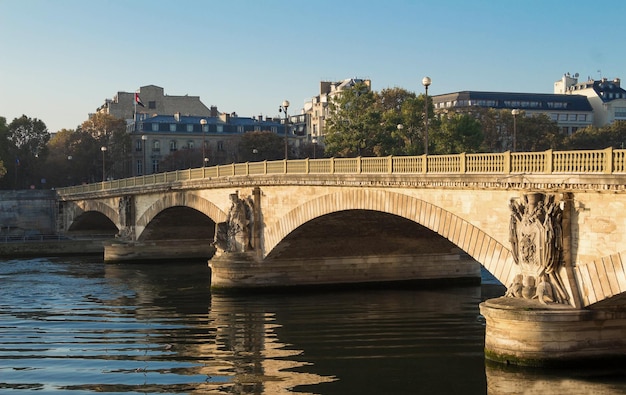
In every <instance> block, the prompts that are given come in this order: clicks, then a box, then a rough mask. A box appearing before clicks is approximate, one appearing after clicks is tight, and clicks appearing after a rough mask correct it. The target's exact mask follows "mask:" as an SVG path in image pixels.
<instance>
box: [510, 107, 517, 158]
mask: <svg viewBox="0 0 626 395" xmlns="http://www.w3.org/2000/svg"><path fill="white" fill-rule="evenodd" d="M511 114H513V152H515V151H517V116H518V115H519V110H518V109H517V108H514V109H513V110H511Z"/></svg>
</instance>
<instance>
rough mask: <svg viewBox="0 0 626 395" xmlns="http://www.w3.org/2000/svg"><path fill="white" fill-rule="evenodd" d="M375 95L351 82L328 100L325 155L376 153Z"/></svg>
mask: <svg viewBox="0 0 626 395" xmlns="http://www.w3.org/2000/svg"><path fill="white" fill-rule="evenodd" d="M376 99H377V98H376V95H375V93H374V92H372V91H371V90H370V89H369V87H368V86H367V85H365V84H363V83H359V84H355V85H354V86H353V87H352V88H350V89H346V90H344V91H342V92H341V94H340V95H338V96H336V97H335V98H334V99H333V100H332V101H331V102H330V103H329V110H330V113H331V114H332V115H331V116H330V117H329V119H328V120H327V121H326V136H325V138H324V145H325V147H324V149H325V152H326V155H329V156H341V157H355V156H373V155H375V154H380V152H381V150H382V148H383V147H382V145H381V144H380V141H379V138H380V131H381V121H382V115H381V111H380V110H378V109H377V108H376V106H375V103H376Z"/></svg>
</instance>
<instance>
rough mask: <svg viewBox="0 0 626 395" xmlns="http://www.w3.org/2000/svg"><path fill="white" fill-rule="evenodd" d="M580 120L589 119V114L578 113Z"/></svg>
mask: <svg viewBox="0 0 626 395" xmlns="http://www.w3.org/2000/svg"><path fill="white" fill-rule="evenodd" d="M578 120H579V121H586V120H587V114H578Z"/></svg>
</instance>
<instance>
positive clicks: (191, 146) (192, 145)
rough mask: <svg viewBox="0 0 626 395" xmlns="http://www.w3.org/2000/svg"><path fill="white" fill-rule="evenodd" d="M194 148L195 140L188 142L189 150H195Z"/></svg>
mask: <svg viewBox="0 0 626 395" xmlns="http://www.w3.org/2000/svg"><path fill="white" fill-rule="evenodd" d="M193 147H194V144H193V140H189V141H187V148H189V149H193Z"/></svg>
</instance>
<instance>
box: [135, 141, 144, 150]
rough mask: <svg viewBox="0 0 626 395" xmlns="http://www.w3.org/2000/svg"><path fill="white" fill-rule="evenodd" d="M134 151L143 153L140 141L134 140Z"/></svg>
mask: <svg viewBox="0 0 626 395" xmlns="http://www.w3.org/2000/svg"><path fill="white" fill-rule="evenodd" d="M135 151H143V145H142V141H141V139H137V140H135Z"/></svg>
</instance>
